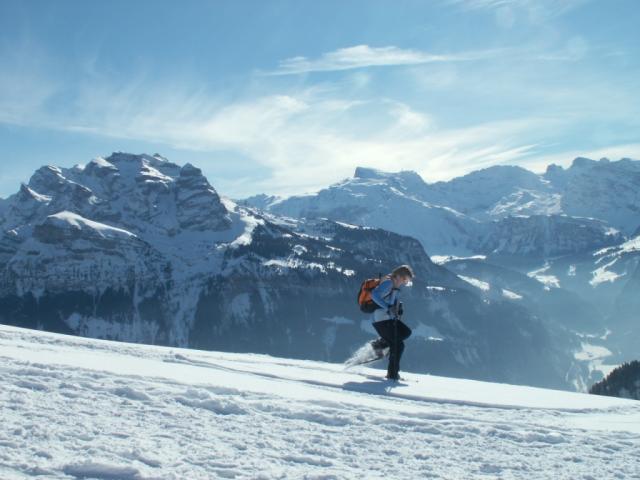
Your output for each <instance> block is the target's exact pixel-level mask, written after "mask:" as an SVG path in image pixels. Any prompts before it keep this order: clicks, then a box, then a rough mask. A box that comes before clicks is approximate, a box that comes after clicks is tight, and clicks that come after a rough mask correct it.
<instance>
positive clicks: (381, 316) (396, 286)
mask: <svg viewBox="0 0 640 480" xmlns="http://www.w3.org/2000/svg"><path fill="white" fill-rule="evenodd" d="M412 279H413V270H412V269H411V267H410V266H409V265H401V266H399V267H398V268H396V269H394V270H393V272H391V274H390V275H387V277H386V278H384V279H383V280H382V281H381V282H380V284H379V285H378V286H377V287H376V288H375V289H373V291H372V292H371V299H372V300H373V301H374V303H375V304H376V306H377V307H378V308H376V310H374V312H373V328H375V329H376V332H378V335H380V337H379V338H378V339H376V340H373V341H372V342H371V346H372V347H373V349H374V350H375V352H376V355H378V356H379V357H380V358H382V357H383V356H384V354H383V350H384V349H385V348H388V349H389V366H388V367H387V378H388V379H390V380H399V379H400V375H399V372H400V358H401V357H402V352H404V341H405V340H406V339H407V338H409V336H410V335H411V329H410V328H409V327H408V326H407V325H405V324H404V323H403V322H402V321H401V320H400V316H401V315H402V313H403V312H402V311H401V310H402V304H401V303H400V302H399V300H398V294H399V293H400V289H401V288H402V287H404V286H405V285H407V284H409V282H411V280H412Z"/></svg>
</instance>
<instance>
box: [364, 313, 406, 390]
mask: <svg viewBox="0 0 640 480" xmlns="http://www.w3.org/2000/svg"><path fill="white" fill-rule="evenodd" d="M373 328H375V329H376V332H378V335H380V337H381V338H379V339H378V340H376V341H375V342H374V343H375V345H376V347H378V348H386V347H389V366H388V367H387V377H388V378H398V372H400V357H402V352H404V341H405V340H406V339H407V338H409V336H411V329H410V328H409V327H407V326H406V325H405V324H404V323H402V321H401V320H381V321H379V322H373Z"/></svg>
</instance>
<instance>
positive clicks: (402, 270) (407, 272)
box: [391, 265, 413, 278]
mask: <svg viewBox="0 0 640 480" xmlns="http://www.w3.org/2000/svg"><path fill="white" fill-rule="evenodd" d="M391 276H392V277H399V276H405V277H409V278H413V269H412V268H411V267H410V266H409V265H400V266H399V267H397V268H394V269H393V272H391Z"/></svg>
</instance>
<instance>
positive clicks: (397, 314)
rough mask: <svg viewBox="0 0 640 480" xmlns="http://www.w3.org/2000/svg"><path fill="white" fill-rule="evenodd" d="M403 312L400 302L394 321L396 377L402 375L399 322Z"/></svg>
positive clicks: (394, 367)
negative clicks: (399, 350)
mask: <svg viewBox="0 0 640 480" xmlns="http://www.w3.org/2000/svg"><path fill="white" fill-rule="evenodd" d="M402 312H403V310H402V302H399V303H398V309H397V310H396V317H395V320H394V321H393V343H394V345H393V346H394V348H395V350H394V351H395V355H394V356H393V360H394V363H395V365H394V366H393V369H394V370H396V375H399V374H400V372H399V371H398V370H400V359H399V358H398V353H399V352H398V322H399V321H400V315H402Z"/></svg>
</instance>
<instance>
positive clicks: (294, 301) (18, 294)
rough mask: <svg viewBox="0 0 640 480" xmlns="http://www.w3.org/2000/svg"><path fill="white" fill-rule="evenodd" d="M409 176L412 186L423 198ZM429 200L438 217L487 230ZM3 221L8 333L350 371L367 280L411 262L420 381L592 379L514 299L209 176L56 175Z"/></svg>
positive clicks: (559, 338) (418, 248) (92, 165)
mask: <svg viewBox="0 0 640 480" xmlns="http://www.w3.org/2000/svg"><path fill="white" fill-rule="evenodd" d="M360 174H361V175H362V176H364V177H366V176H367V175H369V174H370V171H367V170H362V171H361V172H360ZM374 177H375V178H374V179H373V180H372V179H368V180H367V181H371V182H373V185H374V187H375V185H376V184H377V185H379V188H380V189H381V191H382V192H386V191H387V190H386V187H385V186H384V185H382V184H381V180H380V179H378V177H379V174H378V173H375V175H374ZM405 177H406V178H405ZM405 177H402V179H401V180H402V182H404V184H403V185H404V186H402V188H405V189H411V188H414V187H415V186H416V185H418V186H419V185H420V183H419V182H418V181H419V180H420V179H419V177H417V176H416V175H406V176H405ZM394 178H395V177H394ZM363 180H364V179H363ZM394 181H395V180H394ZM420 182H421V180H420ZM414 184H415V185H414ZM407 201H412V200H407ZM414 203H415V208H416V209H418V207H419V206H420V205H422V206H421V207H420V208H426V209H427V210H428V211H430V213H429V214H430V215H431V214H432V213H433V215H435V217H433V218H437V217H439V216H440V217H441V218H445V216H446V215H453V216H454V217H456V218H460V219H463V221H462V220H461V222H462V223H464V222H471V223H473V224H477V223H479V221H478V220H477V219H473V218H471V217H468V216H465V215H462V214H458V213H455V212H454V213H451V210H450V209H449V208H448V207H447V208H445V207H428V206H427V207H425V204H424V202H422V201H419V202H418V201H417V200H416V201H415V202H414ZM417 211H419V210H416V212H417ZM0 212H1V216H0V227H1V231H2V236H1V237H0V266H1V268H2V275H1V276H0V322H1V323H9V324H14V325H19V326H28V327H32V328H40V329H46V330H51V331H55V332H62V333H73V334H78V335H83V336H90V337H97V338H107V339H117V340H124V341H134V342H144V343H153V344H163V345H173V346H180V347H196V348H205V349H219V350H225V351H250V352H263V353H271V354H278V355H286V356H289V357H295V358H311V359H325V360H332V361H342V360H344V359H346V358H347V357H348V356H349V354H350V353H351V352H352V351H353V350H354V349H355V348H357V347H358V346H359V345H360V344H361V343H362V342H364V341H366V340H367V339H371V338H372V337H373V336H374V331H373V329H372V327H371V325H370V322H369V320H368V319H367V318H366V317H365V316H363V315H362V314H361V313H360V312H359V311H358V310H357V305H356V303H355V293H356V292H357V289H358V286H359V284H360V282H361V281H362V279H363V278H366V277H368V276H373V275H378V273H385V272H388V271H390V270H391V269H392V268H393V267H395V266H397V265H398V264H402V263H409V264H411V265H412V266H413V267H414V269H415V270H416V272H418V276H417V278H416V279H415V282H414V286H413V287H412V288H411V289H409V291H408V292H406V295H405V299H406V311H407V317H406V321H407V323H409V324H410V326H411V327H412V328H413V329H414V334H413V336H412V338H411V340H410V343H409V345H408V347H407V352H406V354H405V357H404V359H403V366H404V368H406V369H408V370H413V371H422V372H424V371H429V372H431V373H438V374H443V375H452V376H465V377H469V378H476V379H485V380H494V381H503V382H511V383H527V384H534V385H542V386H553V387H561V388H570V387H571V386H572V385H576V384H578V383H580V382H579V381H580V379H582V378H583V377H584V374H585V371H584V370H583V368H582V367H581V366H580V362H577V361H576V359H575V358H574V357H573V354H572V352H571V349H572V348H579V343H578V342H577V339H576V338H575V337H574V336H573V335H572V334H571V333H570V332H568V331H567V330H566V329H564V327H562V326H560V327H558V326H555V325H553V324H551V323H549V322H548V321H547V319H545V318H540V316H539V315H537V314H536V313H534V312H532V311H530V310H529V309H528V308H527V307H526V306H525V305H523V304H522V302H519V300H518V298H517V297H514V296H513V294H512V293H511V292H510V291H508V289H505V291H504V293H503V295H501V296H500V298H497V299H496V298H494V299H488V298H487V297H486V296H485V295H484V292H483V291H482V290H481V289H478V288H477V287H476V285H473V284H472V283H469V282H468V281H467V280H466V279H464V278H462V277H460V276H458V275H457V274H455V273H453V272H451V271H450V270H448V269H447V268H445V267H443V266H441V265H438V264H435V263H433V262H432V261H431V259H430V258H429V256H428V255H427V254H426V253H425V251H424V249H423V247H422V245H421V244H420V242H418V241H417V240H415V239H413V238H411V237H408V236H404V235H400V234H398V233H393V232H390V231H387V230H381V229H375V228H368V227H362V226H354V225H351V224H347V223H344V222H337V221H332V220H326V219H321V218H312V219H305V220H302V219H291V218H281V217H279V216H276V215H274V214H272V213H268V212H259V211H256V210H253V209H250V208H247V207H242V206H239V205H237V204H235V203H234V202H232V201H230V200H226V199H221V198H220V196H219V195H218V194H217V193H216V191H215V189H214V188H213V187H212V186H211V185H210V184H209V182H208V181H207V179H206V178H205V177H204V176H203V175H202V173H201V171H200V170H199V169H197V168H196V167H194V166H192V165H189V164H187V165H184V166H179V165H177V164H174V163H172V162H169V161H168V160H166V159H164V158H162V157H160V156H158V155H154V156H149V155H131V154H125V153H115V154H113V155H111V156H109V157H107V158H98V159H95V160H93V161H91V162H89V163H88V164H87V165H84V166H75V167H73V168H58V167H53V166H48V167H43V168H41V169H39V170H38V171H37V172H35V174H34V175H33V177H32V179H31V180H30V182H29V183H28V184H27V185H23V186H22V187H21V188H20V190H19V192H18V193H16V194H15V195H13V196H11V197H9V198H8V199H6V200H4V201H3V202H2V206H1V210H0ZM443 221H444V220H443ZM410 223H416V222H410ZM462 223H461V225H462ZM576 382H577V383H576Z"/></svg>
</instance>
